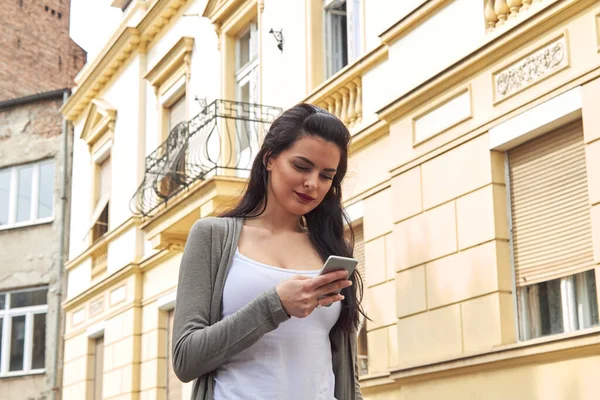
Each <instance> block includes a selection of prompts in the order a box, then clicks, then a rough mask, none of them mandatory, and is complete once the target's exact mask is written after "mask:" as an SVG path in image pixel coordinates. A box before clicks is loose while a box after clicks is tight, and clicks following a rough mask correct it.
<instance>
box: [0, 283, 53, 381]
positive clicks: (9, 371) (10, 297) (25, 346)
mask: <svg viewBox="0 0 600 400" xmlns="http://www.w3.org/2000/svg"><path fill="white" fill-rule="evenodd" d="M47 295H48V288H35V289H26V290H19V291H12V292H5V293H0V376H14V375H23V374H31V373H40V372H43V371H44V368H45V364H46V356H45V352H46V312H47V310H48V305H47Z"/></svg>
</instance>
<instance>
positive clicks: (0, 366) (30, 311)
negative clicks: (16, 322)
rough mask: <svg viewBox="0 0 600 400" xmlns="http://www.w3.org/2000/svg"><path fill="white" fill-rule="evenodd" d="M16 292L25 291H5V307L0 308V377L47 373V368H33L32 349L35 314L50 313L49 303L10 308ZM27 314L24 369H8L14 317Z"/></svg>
mask: <svg viewBox="0 0 600 400" xmlns="http://www.w3.org/2000/svg"><path fill="white" fill-rule="evenodd" d="M40 289H43V288H39V287H36V288H32V289H31V290H40ZM15 292H23V291H22V290H18V291H13V292H3V293H2V294H5V295H6V298H5V309H4V310H0V318H2V320H3V323H2V343H0V345H1V346H2V357H1V359H0V378H8V377H14V376H23V375H36V374H43V373H45V371H46V369H45V368H38V369H31V362H32V354H31V353H32V351H33V316H34V315H36V314H46V315H47V314H48V304H43V305H39V306H31V307H21V308H13V309H11V308H10V295H11V293H15ZM23 315H24V316H25V347H24V349H23V353H24V355H25V356H24V360H23V370H21V371H12V372H11V371H8V369H9V367H10V357H9V353H10V344H11V343H10V342H11V339H12V338H11V336H12V335H11V330H12V317H19V316H23Z"/></svg>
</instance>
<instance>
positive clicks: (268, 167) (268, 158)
mask: <svg viewBox="0 0 600 400" xmlns="http://www.w3.org/2000/svg"><path fill="white" fill-rule="evenodd" d="M271 154H272V153H271V152H268V153H266V154H265V156H264V157H263V165H264V166H265V168H266V170H267V171H271V169H272V168H273V158H272V157H271Z"/></svg>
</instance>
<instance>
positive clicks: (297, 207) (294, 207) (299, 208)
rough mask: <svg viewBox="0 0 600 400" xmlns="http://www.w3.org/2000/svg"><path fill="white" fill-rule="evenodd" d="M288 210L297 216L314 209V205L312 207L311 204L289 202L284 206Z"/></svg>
mask: <svg viewBox="0 0 600 400" xmlns="http://www.w3.org/2000/svg"><path fill="white" fill-rule="evenodd" d="M286 208H287V210H288V212H289V213H290V214H292V215H296V216H298V217H301V216H303V215H306V214H308V213H309V212H311V211H312V210H314V209H315V207H313V206H312V205H302V204H297V203H296V204H290V205H289V206H288V207H286Z"/></svg>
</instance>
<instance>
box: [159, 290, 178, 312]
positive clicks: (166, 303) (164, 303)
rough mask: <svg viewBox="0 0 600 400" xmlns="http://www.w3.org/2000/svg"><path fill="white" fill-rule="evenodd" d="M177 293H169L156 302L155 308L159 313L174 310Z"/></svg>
mask: <svg viewBox="0 0 600 400" xmlns="http://www.w3.org/2000/svg"><path fill="white" fill-rule="evenodd" d="M176 298H177V292H171V293H169V294H167V295H164V296H162V297H160V298H159V299H158V300H156V307H157V308H158V309H159V310H161V311H171V310H173V309H174V308H175V300H176Z"/></svg>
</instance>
